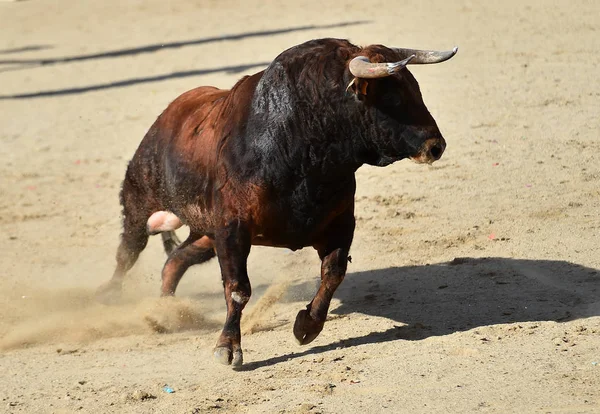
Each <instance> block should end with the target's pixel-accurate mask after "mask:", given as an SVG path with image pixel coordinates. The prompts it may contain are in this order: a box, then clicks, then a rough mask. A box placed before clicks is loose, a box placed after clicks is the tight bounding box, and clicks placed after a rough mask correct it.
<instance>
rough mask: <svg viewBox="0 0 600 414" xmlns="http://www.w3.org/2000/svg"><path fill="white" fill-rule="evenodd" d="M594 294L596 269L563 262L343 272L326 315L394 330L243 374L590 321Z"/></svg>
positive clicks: (598, 281)
mask: <svg viewBox="0 0 600 414" xmlns="http://www.w3.org/2000/svg"><path fill="white" fill-rule="evenodd" d="M350 270H351V269H350ZM311 286H313V285H312V284H311ZM309 290H311V289H310V288H309V287H308V286H306V285H297V286H295V287H294V288H292V292H291V293H290V297H294V299H295V300H297V295H296V296H294V291H295V292H307V291H309ZM599 293H600V272H599V271H598V270H596V269H592V268H586V267H584V266H580V265H577V264H573V263H568V262H564V261H546V260H517V259H507V258H481V259H471V258H461V259H455V260H454V261H452V262H450V263H445V264H436V265H428V266H412V267H402V268H387V269H378V270H371V271H366V272H357V273H352V272H350V273H348V275H347V276H346V280H345V281H344V283H343V284H342V285H341V286H340V288H339V290H338V291H337V292H336V295H335V297H336V298H338V299H339V300H341V305H340V306H338V307H337V308H335V309H334V310H332V312H331V314H332V315H347V314H351V313H360V314H364V315H371V316H378V317H384V318H388V319H392V320H394V321H396V322H398V323H399V325H398V326H396V327H394V328H391V329H388V330H387V331H385V332H372V333H370V334H367V335H364V336H358V337H352V338H347V339H341V340H339V341H336V342H335V343H330V344H326V345H319V346H316V347H312V348H309V349H307V350H305V351H304V352H301V353H290V354H286V355H283V356H278V357H275V358H270V359H267V360H264V361H257V362H251V363H249V364H247V365H246V366H245V369H248V370H252V369H256V368H260V367H263V366H267V365H272V364H275V363H278V362H283V361H286V360H288V359H290V358H296V357H300V356H305V355H308V354H316V353H321V352H325V351H329V350H332V349H336V348H338V347H352V346H357V345H361V344H367V343H377V342H387V341H393V340H421V339H424V338H427V337H430V336H440V335H447V334H451V333H453V332H457V331H465V330H469V329H472V328H476V327H480V326H487V325H494V324H502V323H510V322H527V321H557V322H562V321H567V320H573V319H577V318H584V317H589V316H597V315H600V298H599ZM304 299H306V298H304ZM309 300H310V299H309ZM325 329H327V324H325Z"/></svg>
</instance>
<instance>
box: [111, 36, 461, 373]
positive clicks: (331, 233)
mask: <svg viewBox="0 0 600 414" xmlns="http://www.w3.org/2000/svg"><path fill="white" fill-rule="evenodd" d="M455 53H456V48H455V49H454V50H453V51H449V52H436V51H420V50H411V49H397V48H388V47H385V46H381V45H371V46H368V47H364V48H361V47H358V46H355V45H353V44H351V43H349V42H348V41H346V40H338V39H321V40H314V41H310V42H307V43H304V44H301V45H298V46H295V47H293V48H291V49H288V50H286V51H285V52H283V53H282V54H280V55H279V56H278V57H277V58H276V59H275V60H274V61H273V62H272V63H271V64H270V65H269V67H268V68H267V69H265V70H264V71H262V72H259V73H257V74H255V75H252V76H246V77H244V78H242V79H241V80H240V81H239V82H238V83H237V84H236V85H235V86H234V87H233V88H232V89H231V90H221V89H217V88H213V87H200V88H196V89H193V90H191V91H189V92H186V93H184V94H183V95H181V96H180V97H178V98H177V99H176V100H175V101H173V102H172V103H171V104H170V105H169V106H168V107H167V109H166V110H165V111H164V112H163V113H162V114H161V115H160V116H159V117H158V119H157V120H156V122H155V123H154V125H153V126H152V127H151V128H150V130H149V131H148V133H147V134H146V136H145V137H144V139H143V140H142V142H141V144H140V146H139V148H138V150H137V151H136V153H135V155H134V157H133V159H132V160H131V162H130V163H129V166H128V168H127V172H126V175H125V180H124V181H123V189H122V193H121V204H122V205H123V216H124V218H123V234H122V238H121V244H120V246H119V248H118V251H117V268H116V270H115V273H114V275H113V277H112V279H111V280H110V282H108V283H107V284H106V285H104V286H103V287H102V288H101V290H100V293H101V294H102V295H109V294H114V293H118V292H120V290H121V285H122V281H123V278H124V276H125V273H126V272H127V271H128V270H129V269H130V268H131V267H132V266H133V264H134V263H135V261H136V260H137V258H138V256H139V254H140V252H141V251H142V250H143V249H144V247H145V246H146V243H147V241H148V236H149V234H157V233H162V235H163V242H164V245H165V249H166V250H167V253H169V257H168V259H167V261H166V263H165V266H164V268H163V271H162V295H165V296H167V295H173V294H174V293H175V289H176V287H177V284H178V283H179V280H180V279H181V277H182V276H183V274H184V272H185V271H186V270H187V269H188V268H189V267H190V266H192V265H195V264H198V263H202V262H205V261H207V260H209V259H211V258H212V257H214V256H215V254H216V256H218V260H219V264H220V266H221V272H222V278H223V285H224V290H225V300H226V302H227V319H226V322H225V326H224V328H223V332H222V333H221V335H220V337H219V339H218V341H217V345H216V347H215V350H214V354H215V357H216V358H217V360H219V361H220V362H222V363H225V364H232V365H233V366H235V367H238V366H240V365H241V364H242V348H241V334H240V319H241V316H242V310H243V309H244V306H245V305H246V303H247V302H248V300H249V299H250V294H251V288H250V281H249V279H248V273H247V269H246V262H247V258H248V254H249V253H250V248H251V246H252V245H264V246H275V247H286V248H289V249H293V250H296V249H301V248H303V247H307V246H312V247H314V248H315V249H316V250H317V252H318V254H319V257H320V258H321V260H322V266H321V286H320V288H319V290H318V292H317V294H316V295H315V297H314V299H313V300H312V301H311V302H310V304H309V305H308V306H307V307H306V309H305V310H301V311H300V312H299V313H298V316H297V318H296V322H295V324H294V335H295V337H296V338H297V340H298V341H299V342H300V343H301V344H307V343H309V342H311V341H312V340H314V339H315V338H316V337H317V336H318V335H319V333H320V332H321V330H322V329H323V325H324V323H325V319H326V316H327V311H328V308H329V304H330V301H331V298H332V296H333V294H334V292H335V290H336V288H337V287H338V286H339V284H340V283H341V282H342V280H343V278H344V275H345V273H346V265H347V262H348V254H349V250H350V245H351V243H352V237H353V234H354V225H355V220H354V193H355V189H356V182H355V175H354V174H355V172H356V170H357V169H358V168H359V167H360V166H361V165H363V164H371V165H378V166H384V165H388V164H390V163H392V162H395V161H398V160H401V159H404V158H411V159H413V160H415V161H417V162H420V163H431V162H433V161H435V160H437V159H439V158H440V157H441V155H442V153H443V152H444V149H445V147H446V143H445V141H444V139H443V138H442V135H441V133H440V131H439V129H438V127H437V125H436V123H435V121H434V119H433V118H432V116H431V115H430V114H429V111H428V110H427V108H426V107H425V104H424V103H423V100H422V97H421V93H420V91H419V86H418V84H417V81H416V80H415V79H414V78H413V76H412V75H411V74H410V72H409V71H408V70H407V69H406V68H405V66H406V65H407V64H408V63H410V64H419V63H420V64H424V63H438V62H442V61H444V60H447V59H449V58H451V57H452V56H453V55H454V54H455ZM182 224H185V225H187V226H189V228H190V235H189V237H188V238H187V240H185V241H184V242H183V243H182V244H180V245H178V243H177V240H176V238H175V237H174V233H173V230H174V229H176V228H177V227H179V226H181V225H182Z"/></svg>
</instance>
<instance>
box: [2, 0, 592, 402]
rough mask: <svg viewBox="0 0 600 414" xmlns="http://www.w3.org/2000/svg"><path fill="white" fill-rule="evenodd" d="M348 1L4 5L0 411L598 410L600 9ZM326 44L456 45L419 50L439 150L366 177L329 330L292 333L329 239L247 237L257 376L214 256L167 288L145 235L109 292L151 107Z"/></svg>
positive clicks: (159, 256) (250, 341)
mask: <svg viewBox="0 0 600 414" xmlns="http://www.w3.org/2000/svg"><path fill="white" fill-rule="evenodd" d="M331 3H332V5H327V3H324V2H317V1H310V2H293V3H292V2H289V3H287V2H286V3H283V2H281V3H279V2H271V1H256V0H249V1H247V2H245V3H241V2H232V1H229V0H222V1H214V0H205V1H190V0H182V1H164V0H162V1H157V0H149V1H137V0H136V1H134V0H130V1H126V2H123V1H115V0H106V1H101V2H98V1H87V0H85V1H84V0H81V1H77V2H64V1H51V0H31V1H25V2H2V3H0V85H1V87H0V156H1V157H2V162H1V163H0V256H1V264H2V266H1V274H0V398H1V401H0V411H2V412H9V413H12V412H22V413H50V412H55V413H68V412H75V411H80V412H89V413H109V412H119V413H142V412H143V413H171V412H173V413H186V412H187V413H200V412H239V413H246V412H248V413H263V412H267V413H271V412H273V413H277V412H280V413H284V412H285V413H353V412H363V413H379V412H390V413H391V412H394V413H396V412H406V413H414V412H427V413H431V412H433V413H436V412H494V413H507V412H514V413H532V412H544V413H546V412H550V413H558V412H561V413H563V412H568V413H592V412H600V397H599V390H600V274H599V273H598V272H599V270H598V269H600V244H599V242H598V241H599V240H600V238H599V236H600V234H599V231H600V185H599V180H600V163H599V155H598V151H599V150H600V141H599V139H598V133H599V131H600V117H599V114H600V83H599V82H598V67H600V33H599V27H600V3H598V2H597V1H585V0H571V1H559V0H556V1H526V0H525V1H515V0H507V1H504V2H472V1H466V0H456V1H441V0H439V1H438V0H422V1H413V0H408V1H403V2H387V1H378V0H376V1H371V2H358V1H356V0H350V1H345V0H340V1H336V2H331ZM493 3H497V4H493ZM318 37H341V38H349V39H351V40H352V41H354V42H355V43H358V44H370V43H383V44H386V45H396V46H402V47H416V48H437V49H446V48H450V47H452V46H454V45H459V46H460V52H459V54H458V55H457V56H456V57H455V58H454V59H453V60H451V61H450V62H447V63H444V64H441V65H435V66H426V67H412V68H411V71H412V72H413V74H414V75H415V76H416V78H417V79H418V80H419V82H420V85H421V89H422V92H423V95H424V99H425V102H426V103H427V105H428V107H429V109H430V111H431V112H432V114H433V115H434V117H435V118H436V120H437V122H438V124H439V126H440V128H441V130H442V132H443V133H444V135H445V137H446V140H447V142H448V148H447V150H446V153H445V154H444V156H443V158H442V159H441V160H440V161H439V162H437V163H435V164H434V165H433V166H420V165H416V164H413V163H410V162H409V161H402V162H399V163H397V164H395V165H393V166H390V167H386V168H382V169H378V168H372V167H364V168H362V169H360V170H359V172H358V191H357V213H356V214H357V223H358V226H357V231H356V236H355V243H354V245H353V250H352V257H353V259H354V260H353V263H352V264H351V266H350V268H349V274H348V276H347V279H346V280H345V282H344V283H343V285H342V287H341V288H340V289H339V291H338V293H337V294H336V298H335V301H334V303H333V306H332V310H331V318H330V319H331V320H330V321H329V322H328V323H327V324H326V327H325V330H324V331H323V333H322V334H321V336H320V337H319V338H318V339H317V340H315V341H314V342H313V343H312V344H310V345H309V346H307V347H300V346H299V345H297V344H296V343H295V341H294V338H293V336H292V333H291V325H292V322H293V320H294V318H295V315H296V313H297V312H298V310H300V309H302V308H303V307H304V306H305V304H306V303H307V302H308V301H309V300H310V298H311V297H312V295H313V294H314V292H315V289H316V283H317V279H318V274H319V263H318V259H317V257H316V254H315V253H314V252H313V251H312V250H310V249H305V250H302V251H300V252H296V253H291V252H289V251H286V250H277V249H267V248H255V249H253V252H252V255H251V258H250V269H249V270H250V275H251V280H252V282H253V286H254V292H255V294H254V296H253V298H252V301H251V303H250V304H249V308H248V312H247V313H246V314H245V320H244V330H245V331H246V332H247V334H246V335H245V336H244V342H243V345H244V349H245V361H246V365H245V369H244V370H243V371H241V372H234V371H232V370H231V369H229V368H227V367H224V366H220V365H217V364H216V363H215V362H213V361H212V360H211V358H210V354H211V348H212V346H213V344H214V342H215V340H216V337H217V334H218V332H219V329H220V326H221V324H222V321H223V317H224V307H225V305H224V301H223V299H222V292H221V286H220V277H219V271H218V266H217V263H216V262H212V263H209V264H206V265H202V266H197V267H195V268H193V269H192V270H190V271H189V272H188V274H187V275H186V277H185V278H184V280H183V281H182V284H181V286H180V289H179V291H178V298H176V299H172V300H163V301H161V300H158V299H157V296H158V290H159V285H160V268H161V266H162V264H163V261H164V259H165V258H164V254H163V252H162V250H161V246H160V241H159V240H158V239H151V241H150V243H149V247H148V248H147V250H146V251H145V252H144V253H143V255H142V257H141V259H140V261H139V262H138V264H137V265H136V267H135V268H134V270H133V271H132V273H131V274H130V277H129V279H128V280H127V283H126V286H125V299H126V300H125V301H124V303H122V304H120V305H118V306H104V305H101V304H98V303H96V302H95V301H94V299H93V291H94V289H95V288H96V287H97V286H98V285H99V284H100V283H102V282H104V281H106V280H107V279H108V278H109V277H110V275H111V274H112V270H113V266H114V252H115V249H116V246H117V243H118V235H119V232H120V217H119V213H120V207H119V205H118V191H119V185H120V182H121V180H122V177H123V174H124V169H125V166H126V163H127V161H128V159H129V158H130V157H131V156H132V154H133V152H134V151H135V148H136V147H137V145H138V143H139V141H140V140H141V138H142V136H143V135H144V133H145V131H146V130H147V129H148V127H149V126H150V125H151V123H152V122H153V120H154V119H155V118H156V116H157V115H158V114H159V113H160V112H161V111H162V110H163V109H164V107H165V106H166V105H167V104H168V103H169V102H170V101H171V100H173V99H174V98H175V97H176V96H177V95H179V94H180V93H182V92H184V91H186V90H188V89H191V88H192V87H195V86H198V85H203V84H211V85H215V86H219V87H224V88H226V87H229V86H231V85H232V84H233V83H234V82H235V81H236V80H237V79H238V78H239V77H241V76H242V75H243V74H249V73H253V72H255V71H258V70H260V69H261V68H263V67H265V66H266V65H267V64H268V63H269V62H270V61H271V60H272V59H273V58H274V57H275V56H276V55H277V54H278V53H279V52H281V51H282V50H284V49H286V48H288V47H290V46H293V45H295V44H298V43H300V42H303V41H305V40H308V39H312V38H318ZM157 326H160V327H161V329H157V328H156V327H157ZM157 330H158V331H161V332H163V333H160V332H157ZM165 385H167V386H169V387H171V389H173V390H174V391H175V392H174V393H168V392H165V391H164V390H163V387H164V386H165Z"/></svg>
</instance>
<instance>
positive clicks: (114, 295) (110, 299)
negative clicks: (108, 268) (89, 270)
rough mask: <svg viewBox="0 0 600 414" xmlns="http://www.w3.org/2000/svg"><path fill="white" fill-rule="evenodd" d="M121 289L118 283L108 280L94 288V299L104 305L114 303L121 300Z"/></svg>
mask: <svg viewBox="0 0 600 414" xmlns="http://www.w3.org/2000/svg"><path fill="white" fill-rule="evenodd" d="M122 295H123V290H122V287H121V284H120V283H114V282H112V281H109V282H107V283H105V284H103V285H101V286H100V287H99V288H98V289H97V290H96V295H95V296H96V300H97V301H98V302H100V303H104V304H105V305H114V304H117V303H120V302H121V299H122Z"/></svg>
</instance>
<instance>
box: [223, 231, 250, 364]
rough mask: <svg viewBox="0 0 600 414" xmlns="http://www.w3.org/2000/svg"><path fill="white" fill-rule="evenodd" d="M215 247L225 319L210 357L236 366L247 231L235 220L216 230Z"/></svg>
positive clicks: (246, 296) (245, 296)
mask: <svg viewBox="0 0 600 414" xmlns="http://www.w3.org/2000/svg"><path fill="white" fill-rule="evenodd" d="M215 247H216V250H217V257H218V258H219V264H220V266H221V276H222V278H223V288H224V291H225V302H226V303H227V319H226V320H225V326H224V327H223V332H221V336H219V340H218V341H217V345H216V347H215V349H214V357H215V359H216V360H217V361H218V362H220V363H222V364H225V365H232V366H233V367H240V366H241V365H242V363H243V354H242V344H241V340H242V334H241V331H240V320H241V318H242V311H243V310H244V307H245V306H246V303H248V301H249V300H250V295H251V293H252V290H251V287H250V280H249V279H248V270H247V260H248V254H250V247H251V238H250V233H249V231H248V229H247V228H246V227H245V226H244V224H243V223H241V222H237V221H236V222H235V223H232V224H230V225H228V226H227V227H225V228H223V229H221V230H219V231H217V232H216V234H215Z"/></svg>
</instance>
